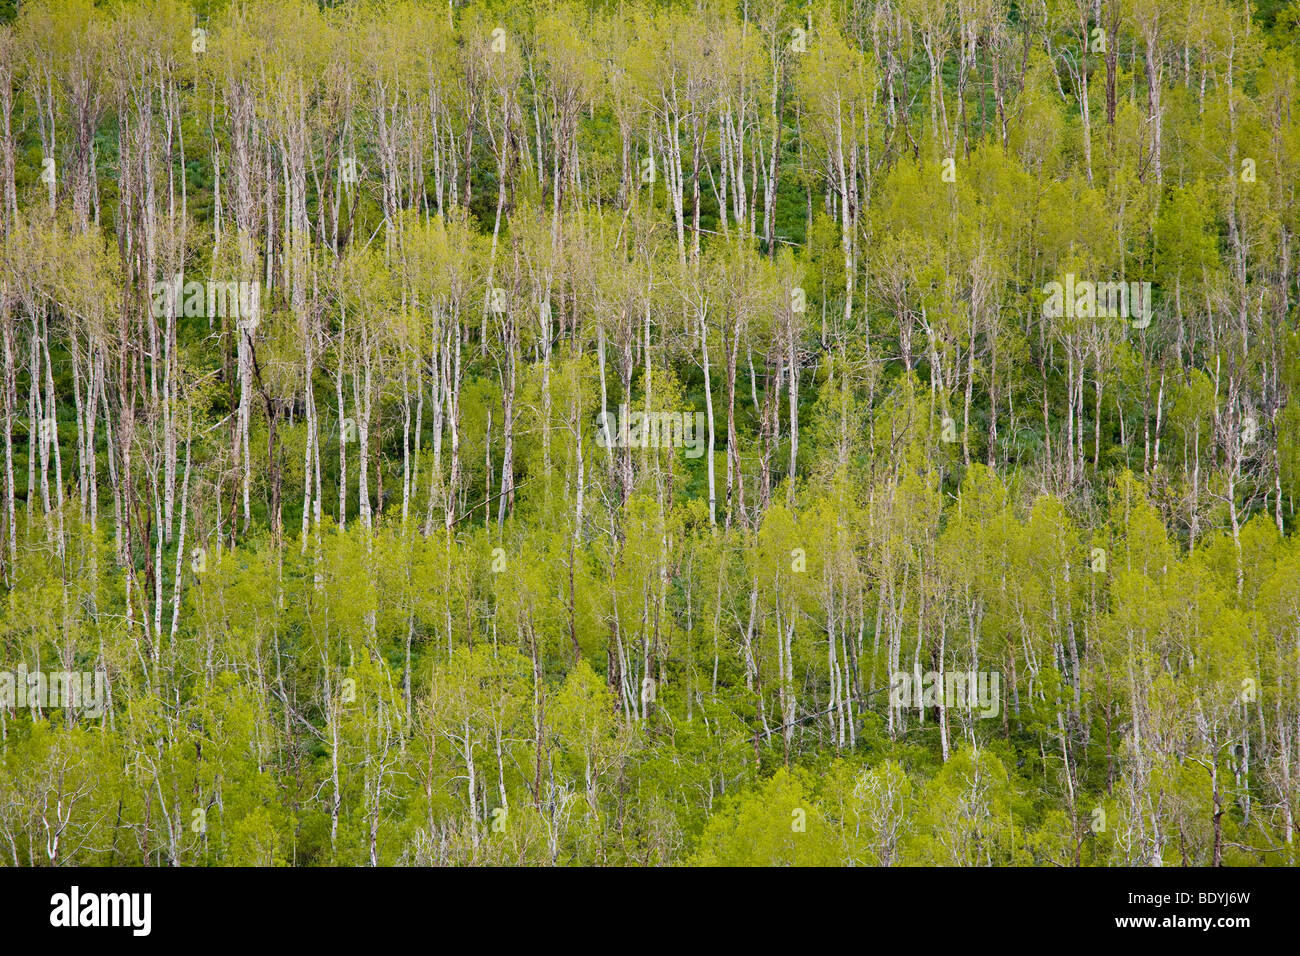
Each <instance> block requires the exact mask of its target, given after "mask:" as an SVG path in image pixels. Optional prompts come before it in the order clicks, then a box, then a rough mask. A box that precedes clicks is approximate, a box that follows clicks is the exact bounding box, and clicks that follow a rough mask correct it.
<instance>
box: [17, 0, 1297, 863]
mask: <svg viewBox="0 0 1300 956" xmlns="http://www.w3.org/2000/svg"><path fill="white" fill-rule="evenodd" d="M5 19H7V23H6V25H4V26H3V27H0V339H2V341H0V352H2V355H0V359H2V360H3V367H2V369H0V404H2V408H0V413H2V415H3V421H2V426H0V427H2V431H3V456H4V472H3V476H0V486H2V488H3V491H2V492H0V493H2V494H3V501H0V580H2V581H3V585H4V601H3V603H2V605H0V670H3V671H6V672H9V673H12V674H17V673H19V671H20V669H21V671H22V673H24V674H31V673H32V672H37V671H40V672H49V673H55V672H69V673H85V674H93V675H96V676H97V677H98V678H99V679H101V680H102V682H103V687H104V689H105V693H106V694H107V699H106V701H105V706H104V707H103V708H102V709H101V712H99V713H92V712H91V710H90V709H88V708H86V707H80V708H79V707H76V706H49V705H48V703H40V702H38V703H37V704H35V705H33V704H32V703H31V702H30V701H22V700H19V699H11V700H9V701H7V702H5V701H3V700H2V699H0V860H3V861H4V862H5V863H8V864H12V865H21V866H31V865H69V864H82V865H86V864H89V865H105V864H114V865H149V866H165V865H232V864H258V865H329V864H342V865H363V864H370V865H394V864H471V863H477V864H514V863H526V864H613V865H624V864H705V865H707V864H779V863H793V864H806V863H829V864H848V865H886V866H888V865H907V864H942V865H962V866H967V865H969V866H983V865H1007V864H1020V865H1045V866H1063V865H1064V866H1077V865H1292V864H1294V863H1295V862H1296V861H1297V847H1296V834H1295V830H1296V819H1295V817H1296V814H1297V813H1298V812H1300V539H1298V538H1297V535H1296V529H1297V516H1296V496H1297V490H1298V489H1297V481H1298V480H1300V408H1298V407H1297V404H1296V402H1295V399H1294V396H1295V392H1296V389H1297V387H1298V386H1300V336H1298V335H1297V309H1296V304H1297V299H1298V298H1300V242H1297V233H1300V202H1298V200H1297V186H1298V185H1300V114H1298V113H1297V110H1296V104H1297V83H1298V81H1300V4H1297V3H1296V2H1295V0H1292V2H1289V3H1282V2H1273V0H1269V2H1263V3H1258V4H1252V3H1243V2H1237V0H958V2H956V3H944V2H941V0H881V2H867V0H853V2H838V3H836V2H831V3H817V2H814V3H812V4H800V3H794V2H784V0H746V2H743V3H740V4H736V3H724V2H710V0H700V2H695V3H691V2H664V3H655V2H648V0H631V2H623V3H612V2H597V0H592V2H590V3H587V4H585V5H584V4H582V3H537V4H507V3H501V2H477V0H476V2H471V3H468V4H464V3H461V2H459V0H453V2H451V3H450V4H442V3H424V2H419V0H401V2H393V3H379V2H371V3H366V2H360V3H341V4H336V5H332V6H326V7H321V6H318V5H317V4H315V3H311V2H301V0H246V2H239V0H230V2H217V0H214V2H198V3H194V4H190V3H187V2H182V0H119V2H111V3H101V4H95V3H91V2H88V0H30V2H22V3H19V4H18V5H17V7H16V8H10V9H9V10H8V11H7V17H6V18H5ZM1053 283H1059V284H1062V285H1064V286H1065V287H1066V288H1068V289H1069V290H1071V292H1070V296H1068V297H1067V298H1068V302H1067V307H1066V308H1064V309H1062V308H1052V307H1049V298H1050V292H1049V289H1050V288H1051V286H1052V284H1053ZM1119 283H1124V284H1125V286H1124V288H1128V287H1129V286H1128V284H1130V283H1134V284H1138V285H1137V286H1134V288H1137V287H1138V286H1141V287H1143V288H1149V289H1150V290H1151V292H1150V298H1149V299H1148V300H1146V304H1147V305H1148V306H1149V307H1150V308H1149V314H1136V315H1130V314H1128V313H1129V311H1130V310H1129V308H1128V307H1129V306H1136V300H1134V299H1132V298H1130V299H1129V300H1126V301H1125V303H1124V305H1125V308H1124V309H1123V310H1116V309H1115V308H1114V307H1113V306H1114V304H1115V303H1114V299H1113V293H1114V290H1115V289H1117V288H1119V286H1118V284H1119ZM1144 283H1145V284H1148V285H1146V286H1142V285H1141V284H1144ZM1085 286H1086V288H1087V290H1088V292H1087V294H1086V295H1085V294H1084V293H1082V292H1081V293H1079V295H1078V297H1077V298H1074V297H1073V290H1075V289H1083V288H1085ZM1094 286H1095V287H1097V288H1098V289H1101V288H1108V289H1110V290H1111V292H1110V293H1109V294H1110V295H1111V296H1112V298H1111V299H1108V300H1106V302H1101V301H1100V298H1099V297H1100V293H1098V294H1097V295H1096V296H1094V294H1093V291H1092V290H1093V289H1094ZM1107 302H1109V305H1107V304H1106V303H1107ZM1132 311H1133V312H1135V313H1136V312H1137V309H1136V308H1134V309H1133V310H1132ZM636 413H641V414H642V415H645V416H655V415H659V416H663V415H669V416H674V415H676V416H679V418H680V416H681V414H682V413H685V415H686V416H687V417H685V418H681V421H682V422H687V421H691V420H693V419H694V416H697V415H698V416H700V418H699V421H700V422H702V426H701V427H702V429H703V432H702V433H701V434H700V435H699V436H697V437H699V439H700V441H701V443H702V445H703V453H702V454H692V453H690V450H689V449H686V448H683V447H673V445H674V443H675V444H677V445H678V446H680V445H681V442H680V441H676V442H675V441H674V440H673V439H674V436H673V435H671V434H669V435H668V440H664V441H660V440H659V439H661V438H664V435H663V434H660V433H656V435H654V436H651V435H648V434H647V433H645V431H644V430H643V429H642V428H641V424H640V423H641V421H648V420H650V419H649V418H646V419H639V416H638V415H637V414H636ZM611 416H619V417H621V418H622V420H623V424H624V425H625V426H626V424H627V422H628V420H629V419H633V422H632V425H631V427H630V428H627V429H625V430H620V429H618V428H612V427H609V423H610V421H611V420H612V419H611ZM676 437H677V438H680V436H676ZM638 439H639V440H638ZM645 446H648V447H645ZM900 674H908V675H912V676H914V677H915V678H916V679H917V683H919V682H920V679H921V675H938V681H939V686H940V688H942V687H943V685H944V681H945V680H949V681H950V680H951V678H952V675H969V676H971V677H973V676H974V675H977V674H981V675H990V674H991V675H994V676H995V677H996V678H997V680H996V682H995V685H994V686H996V688H997V698H996V700H995V702H994V704H995V706H994V708H993V712H992V713H991V714H990V713H988V712H987V709H984V708H981V707H978V706H974V707H973V706H970V705H969V702H964V701H961V700H957V701H954V700H953V699H952V698H951V696H950V695H946V694H944V693H936V694H933V695H929V696H926V697H925V698H924V699H921V700H915V701H908V700H901V699H899V695H898V694H897V693H896V692H895V691H896V690H897V687H898V678H899V675H900ZM2 677H3V675H0V678H2ZM3 686H4V685H3V683H2V682H0V689H3Z"/></svg>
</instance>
